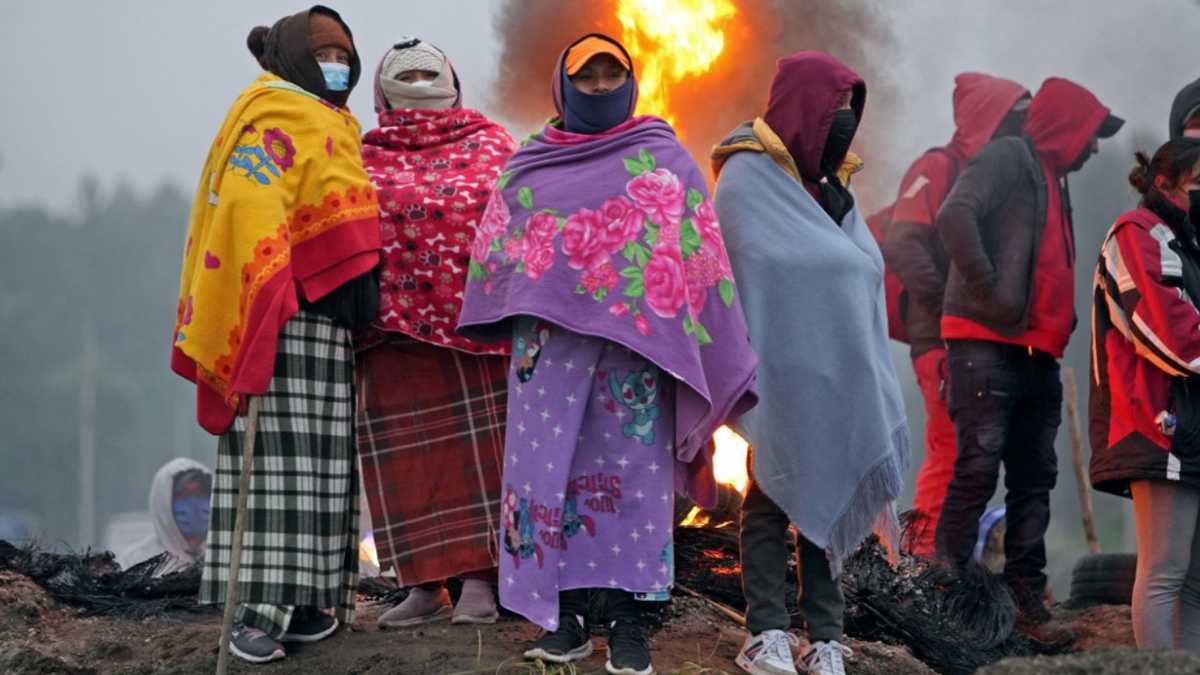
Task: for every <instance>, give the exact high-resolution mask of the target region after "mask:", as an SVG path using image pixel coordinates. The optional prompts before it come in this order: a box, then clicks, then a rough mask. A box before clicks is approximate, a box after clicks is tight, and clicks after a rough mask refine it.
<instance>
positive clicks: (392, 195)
mask: <svg viewBox="0 0 1200 675" xmlns="http://www.w3.org/2000/svg"><path fill="white" fill-rule="evenodd" d="M516 148H517V144H516V142H515V141H514V140H513V139H512V137H511V136H509V135H508V132H506V131H505V130H504V129H503V128H502V127H501V126H500V125H498V124H496V123H494V122H492V121H491V120H489V119H488V118H487V117H485V116H484V115H483V114H482V113H480V112H478V111H476V110H470V109H466V108H454V109H450V110H384V111H382V112H381V113H380V114H379V128H378V129H373V130H371V131H368V132H367V133H366V135H365V136H363V164H364V165H365V166H366V169H367V173H368V174H369V175H370V176H371V182H372V183H373V184H374V185H375V188H376V190H377V191H378V193H379V207H380V214H381V218H380V228H381V231H382V234H383V264H382V265H381V266H380V272H379V281H380V284H379V286H380V308H379V318H378V320H377V321H376V322H375V325H374V327H375V328H376V329H378V330H376V331H373V332H371V334H369V335H364V336H360V340H359V346H370V345H371V344H373V343H375V342H377V341H378V340H379V338H381V337H382V335H381V333H380V331H383V332H394V333H404V334H406V335H408V336H410V337H413V338H415V339H417V340H421V341H423V342H428V343H430V344H434V345H437V346H439V347H452V348H454V349H459V350H461V351H465V352H469V353H472V354H507V353H508V349H507V345H506V344H503V343H495V344H482V343H479V342H475V341H473V340H470V339H468V338H466V337H463V336H461V335H457V334H455V332H454V328H455V325H456V324H457V323H458V313H459V309H460V308H461V306H462V297H463V286H464V285H465V284H466V281H467V269H468V265H469V259H470V249H471V244H472V242H473V241H474V240H475V229H476V227H478V225H479V222H480V219H481V216H482V215H483V212H484V209H485V208H486V206H487V203H488V199H489V197H491V194H492V188H493V187H494V186H495V184H496V179H497V178H498V177H499V176H500V170H501V169H503V168H504V164H505V162H507V161H508V158H509V157H510V156H511V155H512V153H513V151H514V150H516Z"/></svg>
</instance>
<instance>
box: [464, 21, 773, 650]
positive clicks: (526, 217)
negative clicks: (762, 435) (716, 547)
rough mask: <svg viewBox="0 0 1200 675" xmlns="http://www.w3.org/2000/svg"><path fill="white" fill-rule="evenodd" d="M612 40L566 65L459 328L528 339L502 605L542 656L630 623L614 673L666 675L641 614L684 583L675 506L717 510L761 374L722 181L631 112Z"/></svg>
mask: <svg viewBox="0 0 1200 675" xmlns="http://www.w3.org/2000/svg"><path fill="white" fill-rule="evenodd" d="M631 65H632V64H631V62H630V59H629V56H628V54H627V53H626V52H625V50H624V49H623V48H622V47H620V45H619V44H617V43H616V42H615V41H613V40H612V39H611V38H607V37H603V36H599V35H591V36H585V37H584V38H583V39H581V40H579V41H577V42H576V43H575V44H573V45H572V46H571V47H569V48H568V49H567V50H565V51H564V53H563V55H562V56H561V57H560V58H559V60H558V67H557V69H556V71H555V74H554V78H553V80H552V82H553V87H552V88H553V93H554V100H555V105H556V106H557V108H558V110H559V117H558V118H557V119H556V120H554V121H552V122H551V124H550V125H548V126H547V127H546V128H544V129H542V131H540V132H539V133H537V134H535V135H534V136H533V137H531V138H530V139H529V140H528V141H527V142H526V143H525V144H524V145H523V146H522V148H521V149H520V150H519V151H517V153H516V154H515V155H513V157H512V159H511V160H509V163H508V166H507V167H506V169H505V171H504V173H502V174H501V176H500V180H499V183H498V184H497V189H496V191H495V192H494V193H493V195H492V200H491V203H490V204H489V205H488V209H487V212H486V213H484V215H483V219H482V221H481V223H480V225H479V228H478V234H477V235H476V239H475V245H474V247H473V248H472V254H471V261H470V270H469V272H468V275H467V279H468V281H467V287H466V297H465V299H464V302H463V310H462V315H461V317H460V319H459V332H460V333H462V334H464V335H467V336H468V337H471V338H475V339H482V338H487V337H492V338H501V339H505V338H511V339H512V345H513V347H512V349H513V359H512V365H511V367H510V374H509V379H508V390H509V399H508V411H507V412H508V414H507V417H508V429H507V438H506V442H505V446H504V459H505V461H504V473H503V476H502V479H501V490H502V502H501V505H500V523H501V534H500V540H501V543H502V554H501V559H500V577H501V579H503V580H504V581H503V582H502V583H501V584H500V601H501V603H502V604H503V605H504V606H505V607H507V608H509V609H512V610H514V611H516V612H519V613H521V614H522V615H524V616H526V617H527V618H529V619H530V620H531V621H534V622H535V623H537V624H538V625H540V626H542V627H544V628H546V629H547V630H548V631H551V632H549V633H547V634H546V635H545V636H543V637H542V638H541V639H539V640H538V641H536V642H535V643H534V644H533V645H532V646H531V648H530V649H529V650H528V651H527V652H526V656H527V657H528V658H542V659H547V660H551V661H554V662H560V663H565V662H569V661H575V660H578V659H581V658H584V657H586V656H587V654H589V653H590V652H591V642H590V639H589V634H588V630H587V625H586V621H585V620H584V619H583V617H586V616H587V614H588V611H587V602H588V597H587V593H588V589H604V590H603V591H602V592H604V593H605V594H606V596H607V600H606V607H607V609H608V614H609V620H611V621H612V622H613V626H612V628H611V629H610V632H609V647H610V654H609V663H608V665H607V668H608V672H611V673H618V672H629V673H649V672H652V668H651V664H650V653H649V649H648V647H647V645H646V642H645V639H644V637H643V634H642V628H641V626H640V619H639V616H640V614H641V612H640V609H639V607H640V605H641V603H639V602H637V601H636V599H635V595H634V594H641V595H642V596H643V597H645V598H647V599H656V598H665V597H666V594H667V593H668V590H669V588H670V587H671V585H672V583H673V581H674V566H673V565H674V563H673V554H672V528H673V525H674V522H673V521H674V517H673V516H674V514H673V507H672V498H673V495H674V493H675V490H676V488H677V487H678V488H680V489H686V490H687V491H688V492H689V493H690V494H691V495H692V496H693V497H694V498H696V499H698V500H699V501H701V502H702V503H712V501H713V500H714V499H715V496H716V484H715V482H714V480H713V475H712V465H711V454H710V453H711V449H710V445H711V444H710V439H711V437H712V434H713V432H714V431H715V430H716V429H717V427H719V426H720V425H721V424H724V423H725V421H726V420H727V419H729V418H730V417H733V416H736V415H738V414H740V413H741V412H742V411H744V410H745V409H747V408H748V407H750V406H751V405H753V403H754V398H755V397H754V392H753V384H754V363H755V358H754V355H753V353H752V352H751V350H750V345H749V339H748V337H747V333H746V326H745V323H744V320H743V317H742V313H741V309H740V307H739V306H738V300H737V292H736V288H735V286H734V283H733V279H732V274H731V272H730V270H729V264H728V259H727V257H726V254H725V245H724V242H723V240H722V237H721V230H720V226H719V224H718V222H717V218H716V214H715V212H714V211H713V208H712V202H711V201H710V200H709V199H708V196H707V188H706V186H705V182H704V177H703V175H702V174H701V173H700V170H699V168H698V167H697V166H696V164H695V161H694V160H692V158H691V157H690V156H689V155H688V153H687V151H686V150H684V149H683V147H682V146H681V145H680V143H679V140H678V139H677V138H676V136H675V132H674V131H673V130H672V129H671V127H670V126H669V125H668V124H667V123H666V122H664V121H663V120H660V119H658V118H655V117H633V116H632V113H633V110H634V105H635V102H636V98H637V84H636V80H635V79H634V78H633V73H632V69H631V68H630V66H631Z"/></svg>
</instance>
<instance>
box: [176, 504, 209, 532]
mask: <svg viewBox="0 0 1200 675" xmlns="http://www.w3.org/2000/svg"><path fill="white" fill-rule="evenodd" d="M171 512H172V514H174V516H175V525H176V526H177V527H179V533H180V534H182V535H183V536H184V538H186V539H203V538H204V537H206V536H207V535H208V516H209V505H208V497H202V496H200V495H194V496H190V497H182V498H180V499H176V500H175V502H174V503H173V504H171Z"/></svg>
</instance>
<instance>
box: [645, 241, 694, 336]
mask: <svg viewBox="0 0 1200 675" xmlns="http://www.w3.org/2000/svg"><path fill="white" fill-rule="evenodd" d="M642 278H643V283H644V284H645V288H646V304H647V305H649V306H650V309H652V310H654V313H655V314H657V315H659V316H661V317H663V318H664V319H670V318H674V316H675V314H676V312H678V311H679V308H680V307H682V306H683V303H684V302H685V301H686V300H687V283H686V282H685V280H684V278H683V261H682V260H680V258H679V251H678V249H673V248H671V247H667V246H660V247H657V248H655V249H654V254H653V255H651V256H650V262H648V263H646V268H645V270H643V277H642Z"/></svg>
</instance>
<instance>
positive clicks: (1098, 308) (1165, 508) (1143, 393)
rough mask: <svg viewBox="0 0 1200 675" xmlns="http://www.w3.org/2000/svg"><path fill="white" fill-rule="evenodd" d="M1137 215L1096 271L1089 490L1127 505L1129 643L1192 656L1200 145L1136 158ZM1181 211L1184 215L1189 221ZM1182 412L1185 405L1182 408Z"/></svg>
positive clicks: (1197, 601) (1196, 593) (1199, 611)
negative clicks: (1132, 559)
mask: <svg viewBox="0 0 1200 675" xmlns="http://www.w3.org/2000/svg"><path fill="white" fill-rule="evenodd" d="M1137 158H1138V165H1137V167H1135V168H1134V170H1133V172H1132V173H1131V174H1130V176H1129V182H1130V183H1132V184H1133V186H1134V188H1136V189H1137V191H1138V192H1140V193H1141V194H1142V195H1143V197H1142V202H1141V204H1140V206H1139V207H1138V208H1137V209H1135V210H1133V211H1130V212H1129V213H1125V214H1123V215H1121V216H1120V217H1119V218H1117V220H1116V223H1115V224H1114V225H1113V226H1112V228H1111V229H1110V230H1109V231H1108V235H1107V236H1106V237H1105V240H1104V245H1103V247H1102V249H1101V253H1100V260H1099V262H1098V263H1097V265H1096V274H1095V285H1094V287H1093V304H1092V355H1093V358H1092V377H1091V397H1090V399H1089V411H1088V412H1089V427H1090V431H1091V442H1092V460H1091V475H1092V482H1093V484H1094V485H1095V486H1096V489H1098V490H1103V491H1105V492H1111V493H1113V494H1117V495H1121V496H1126V497H1128V496H1130V495H1131V493H1132V496H1133V510H1134V514H1135V516H1136V523H1137V554H1138V561H1137V562H1138V564H1137V576H1136V580H1135V582H1134V586H1133V634H1134V638H1135V639H1136V640H1137V645H1138V647H1141V648H1143V649H1186V650H1188V651H1193V652H1196V651H1200V533H1198V532H1197V526H1198V525H1200V435H1198V434H1197V432H1198V431H1200V415H1197V409H1196V399H1195V393H1194V392H1196V391H1197V389H1196V387H1197V385H1200V379H1198V377H1197V375H1198V374H1200V309H1197V301H1198V300H1200V247H1198V246H1197V243H1196V227H1195V221H1196V215H1198V214H1200V140H1198V139H1194V138H1178V139H1176V140H1172V141H1170V142H1168V143H1166V144H1165V145H1163V146H1162V147H1161V148H1159V149H1158V151H1157V152H1156V153H1154V159H1152V160H1148V159H1146V156H1145V155H1143V154H1141V153H1138V154H1137ZM1189 211H1190V213H1191V214H1192V215H1190V216H1189ZM1189 404H1190V405H1189Z"/></svg>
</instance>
